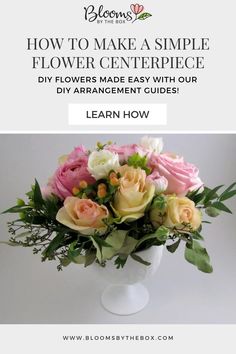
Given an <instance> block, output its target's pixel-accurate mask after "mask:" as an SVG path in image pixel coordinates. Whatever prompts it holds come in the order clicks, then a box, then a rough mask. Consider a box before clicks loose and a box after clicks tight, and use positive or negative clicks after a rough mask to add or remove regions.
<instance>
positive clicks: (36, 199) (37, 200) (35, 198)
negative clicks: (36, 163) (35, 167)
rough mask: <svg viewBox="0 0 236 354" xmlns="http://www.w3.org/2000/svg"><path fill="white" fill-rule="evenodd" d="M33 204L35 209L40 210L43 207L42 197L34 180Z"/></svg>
mask: <svg viewBox="0 0 236 354" xmlns="http://www.w3.org/2000/svg"><path fill="white" fill-rule="evenodd" d="M33 202H34V205H35V207H36V208H40V207H41V206H42V205H44V199H43V197H42V193H41V189H40V186H39V184H38V181H37V180H35V185H34V195H33Z"/></svg>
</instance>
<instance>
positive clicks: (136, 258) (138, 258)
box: [130, 253, 151, 266]
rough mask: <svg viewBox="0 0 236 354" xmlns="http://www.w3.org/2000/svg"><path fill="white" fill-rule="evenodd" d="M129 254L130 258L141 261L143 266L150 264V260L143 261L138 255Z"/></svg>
mask: <svg viewBox="0 0 236 354" xmlns="http://www.w3.org/2000/svg"><path fill="white" fill-rule="evenodd" d="M130 256H131V258H133V259H134V260H135V261H136V262H139V263H141V264H144V265H145V266H150V265H151V263H150V262H147V261H145V260H144V259H142V258H141V257H140V256H138V255H137V254H136V253H132V254H131V255H130Z"/></svg>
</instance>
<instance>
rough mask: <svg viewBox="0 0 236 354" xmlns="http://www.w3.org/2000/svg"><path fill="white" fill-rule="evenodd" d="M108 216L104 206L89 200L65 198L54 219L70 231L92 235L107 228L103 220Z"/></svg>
mask: <svg viewBox="0 0 236 354" xmlns="http://www.w3.org/2000/svg"><path fill="white" fill-rule="evenodd" d="M108 215H109V212H108V209H107V208H106V207H105V205H99V204H97V203H95V202H93V201H92V200H90V199H79V198H77V197H67V198H66V199H65V201H64V206H63V207H62V208H61V209H59V211H58V213H57V216H56V219H57V221H59V222H60V223H61V224H63V225H66V226H67V227H69V228H70V229H72V230H77V231H79V232H80V233H81V234H84V235H93V234H94V232H95V231H97V232H99V233H101V234H102V233H104V232H105V231H106V229H107V226H106V225H105V224H104V222H103V220H104V219H106V218H107V217H108Z"/></svg>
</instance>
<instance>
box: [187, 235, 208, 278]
mask: <svg viewBox="0 0 236 354" xmlns="http://www.w3.org/2000/svg"><path fill="white" fill-rule="evenodd" d="M184 256H185V259H186V260H187V261H188V262H190V263H192V264H193V265H195V266H196V267H197V268H198V269H199V270H201V271H202V272H204V273H212V271H213V268H212V266H211V264H210V257H209V255H208V253H207V250H206V249H205V248H204V247H202V246H201V244H200V243H199V242H198V241H196V240H193V242H192V243H191V244H189V243H186V247H185V253H184Z"/></svg>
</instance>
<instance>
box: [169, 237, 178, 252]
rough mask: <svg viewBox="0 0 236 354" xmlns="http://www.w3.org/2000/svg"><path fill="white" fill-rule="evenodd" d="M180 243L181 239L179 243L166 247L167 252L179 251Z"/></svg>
mask: <svg viewBox="0 0 236 354" xmlns="http://www.w3.org/2000/svg"><path fill="white" fill-rule="evenodd" d="M180 241H181V239H180V238H179V239H178V241H176V242H174V243H172V244H171V245H168V246H166V248H167V250H168V251H169V252H170V253H174V252H175V251H176V250H177V248H178V247H179V244H180Z"/></svg>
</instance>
